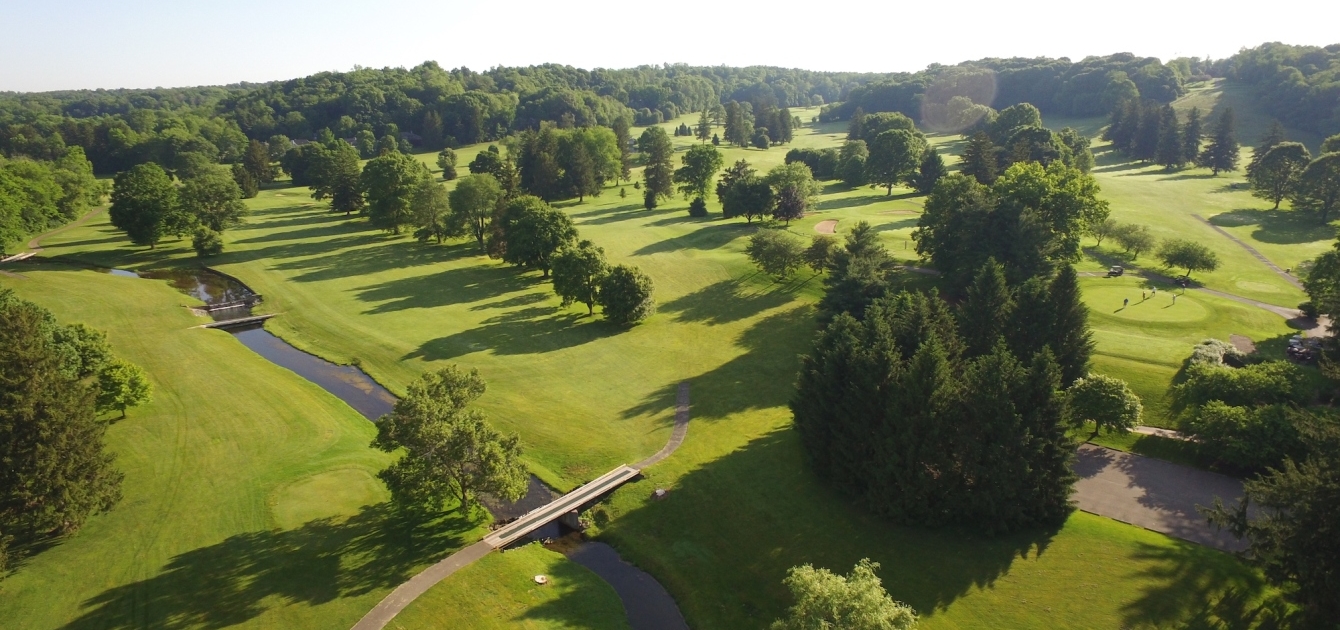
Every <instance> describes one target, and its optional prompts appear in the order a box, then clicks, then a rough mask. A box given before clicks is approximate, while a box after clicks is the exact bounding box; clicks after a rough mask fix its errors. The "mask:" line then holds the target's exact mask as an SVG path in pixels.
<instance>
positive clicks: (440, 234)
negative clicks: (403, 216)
mask: <svg viewBox="0 0 1340 630" xmlns="http://www.w3.org/2000/svg"><path fill="white" fill-rule="evenodd" d="M409 207H410V212H412V213H414V226H415V228H416V229H415V230H414V238H417V239H419V240H420V241H428V240H436V241H437V242H438V243H441V242H442V241H443V240H444V239H446V238H448V237H452V236H459V235H461V234H463V233H464V227H465V226H463V225H460V224H457V223H456V222H454V221H452V220H451V205H450V202H449V199H448V196H447V189H446V188H444V187H443V186H442V185H441V184H439V183H437V182H436V181H434V180H433V178H432V177H431V176H428V175H427V174H425V175H424V176H423V177H421V178H420V179H419V183H418V184H417V185H416V186H415V187H414V193H413V194H412V195H411V196H410V202H409Z"/></svg>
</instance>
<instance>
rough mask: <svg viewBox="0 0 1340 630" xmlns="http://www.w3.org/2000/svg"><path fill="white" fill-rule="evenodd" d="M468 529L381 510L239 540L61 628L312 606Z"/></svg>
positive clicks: (210, 624) (210, 621) (185, 621)
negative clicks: (415, 521)
mask: <svg viewBox="0 0 1340 630" xmlns="http://www.w3.org/2000/svg"><path fill="white" fill-rule="evenodd" d="M474 527H475V523H474V522H473V521H471V520H469V519H467V518H465V517H464V516H463V515H461V514H460V513H459V512H452V513H449V514H446V515H445V516H442V517H441V518H440V519H438V520H436V521H434V522H431V523H426V524H418V525H417V526H415V525H413V524H411V522H409V521H405V520H403V519H402V518H401V517H400V516H398V515H397V514H395V513H394V511H393V510H392V509H390V508H389V506H388V505H387V504H381V505H376V506H371V507H368V508H364V509H363V511H361V512H360V513H358V514H357V515H355V516H352V517H349V518H348V519H345V520H339V519H334V518H327V519H321V520H315V521H311V522H308V523H306V524H304V525H302V526H301V527H298V528H296V529H291V530H278V529H276V530H270V531H259V532H249V533H245V534H238V535H235V536H232V537H230V538H228V539H226V540H224V541H223V542H220V543H218V544H215V545H211V546H208V547H201V548H199V549H194V550H191V551H187V552H185V553H182V554H179V555H177V556H175V557H173V558H172V559H171V560H170V561H169V562H168V564H167V566H165V567H163V568H162V570H161V571H160V572H159V573H158V574H157V575H155V576H153V577H151V578H148V579H145V580H141V581H139V582H134V583H130V584H125V585H122V586H117V587H113V588H111V589H108V590H106V591H104V592H102V593H101V594H99V595H97V596H95V597H92V598H90V599H89V600H87V601H85V602H84V603H83V606H82V608H83V613H82V614H81V615H80V616H79V617H78V618H77V619H75V620H74V621H72V622H70V623H68V624H66V625H65V626H64V627H65V628H69V629H71V630H83V629H89V630H92V629H97V630H107V629H120V628H170V629H171V628H223V627H227V626H232V625H235V624H239V623H244V622H247V621H249V620H252V619H255V618H256V617H258V616H260V615H261V614H263V613H264V612H265V611H266V610H267V609H269V608H271V607H275V606H291V605H295V604H296V605H302V606H316V605H320V604H324V603H326V602H330V601H333V600H336V599H340V598H345V597H357V596H360V595H365V594H367V593H370V592H373V591H378V590H384V589H391V588H394V587H396V586H398V585H399V584H401V583H402V582H404V581H405V580H407V579H409V578H410V577H411V576H413V575H414V573H415V571H416V570H417V569H420V568H421V567H423V566H426V564H427V563H431V562H435V561H437V560H438V559H440V558H442V557H444V556H445V555H447V554H448V553H449V552H452V551H454V550H456V549H458V548H460V547H462V546H464V545H465V544H466V542H467V541H466V540H465V538H464V536H463V534H464V533H465V532H468V531H470V530H472V529H474Z"/></svg>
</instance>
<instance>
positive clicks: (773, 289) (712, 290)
mask: <svg viewBox="0 0 1340 630" xmlns="http://www.w3.org/2000/svg"><path fill="white" fill-rule="evenodd" d="M802 285H803V283H801V284H797V283H796V282H794V281H793V282H789V283H786V284H773V285H771V286H768V287H767V288H764V289H758V288H756V287H752V286H750V285H747V284H745V283H744V282H742V281H741V280H722V281H721V282H718V283H716V284H711V285H708V286H706V287H703V288H701V289H698V290H697V291H694V292H693V293H689V294H687V295H682V296H680V297H677V298H675V299H673V300H671V301H669V302H666V303H664V304H661V305H660V306H659V307H658V309H657V310H659V311H660V312H662V313H673V314H675V316H676V317H675V319H676V320H678V321H681V322H702V323H706V324H714V325H715V324H726V323H730V322H734V321H739V320H742V319H748V318H750V317H753V316H755V315H757V314H759V313H762V312H763V311H766V310H769V309H773V308H777V307H778V306H781V305H783V304H786V303H787V302H790V301H792V300H794V299H795V292H796V291H797V290H798V289H799V288H800V286H802Z"/></svg>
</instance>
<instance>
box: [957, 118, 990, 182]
mask: <svg viewBox="0 0 1340 630" xmlns="http://www.w3.org/2000/svg"><path fill="white" fill-rule="evenodd" d="M996 151H997V149H996V145H995V144H992V142H991V138H990V137H989V136H987V135H986V133H985V132H981V131H979V132H977V133H975V134H973V136H972V138H971V139H969V140H968V146H966V147H964V149H963V155H962V156H961V158H960V160H959V172H961V173H963V174H964V175H970V176H972V177H973V178H975V179H976V180H977V183H979V184H986V185H988V186H989V185H991V183H993V182H995V181H996V176H997V174H998V173H997V170H996Z"/></svg>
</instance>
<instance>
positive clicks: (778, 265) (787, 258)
mask: <svg viewBox="0 0 1340 630" xmlns="http://www.w3.org/2000/svg"><path fill="white" fill-rule="evenodd" d="M744 253H745V255H746V256H748V257H749V260H751V261H753V263H754V264H755V265H757V266H758V268H759V270H761V271H762V272H763V273H766V274H769V275H772V276H774V277H776V278H777V279H779V280H785V279H787V278H790V277H791V276H792V275H794V274H795V273H796V270H797V269H800V266H801V265H802V264H804V263H805V244H804V243H803V242H801V240H800V238H799V237H797V236H796V235H794V234H792V233H790V232H787V231H786V230H768V229H763V230H759V231H757V232H754V235H753V236H751V237H749V244H748V245H747V246H745V249H744Z"/></svg>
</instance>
